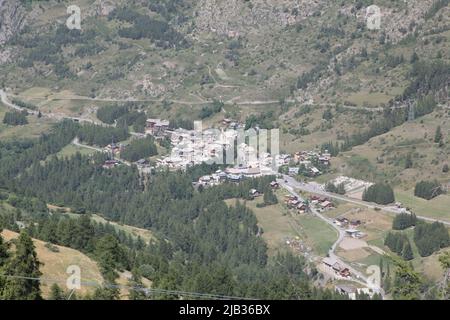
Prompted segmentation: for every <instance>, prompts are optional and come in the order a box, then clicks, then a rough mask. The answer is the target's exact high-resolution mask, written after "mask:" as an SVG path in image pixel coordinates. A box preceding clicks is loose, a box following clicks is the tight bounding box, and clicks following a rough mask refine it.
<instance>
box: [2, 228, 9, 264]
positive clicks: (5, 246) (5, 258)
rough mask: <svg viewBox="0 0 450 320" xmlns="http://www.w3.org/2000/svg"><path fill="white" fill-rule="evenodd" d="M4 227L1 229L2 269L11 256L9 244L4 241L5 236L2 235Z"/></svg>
mask: <svg viewBox="0 0 450 320" xmlns="http://www.w3.org/2000/svg"><path fill="white" fill-rule="evenodd" d="M1 233H2V229H0V269H1V268H2V266H4V265H5V264H6V262H7V261H8V258H9V253H8V249H9V246H8V244H7V243H5V242H4V240H3V237H2V236H1Z"/></svg>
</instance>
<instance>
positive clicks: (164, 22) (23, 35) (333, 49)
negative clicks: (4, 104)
mask: <svg viewBox="0 0 450 320" xmlns="http://www.w3.org/2000/svg"><path fill="white" fill-rule="evenodd" d="M366 2H367V1H356V2H355V1H349V0H347V1H340V2H339V3H330V2H329V1H324V0H321V1H311V0H302V1H287V0H286V1H282V3H279V2H278V1H277V3H276V4H275V3H272V2H269V1H257V0H252V1H241V0H234V1H231V2H230V1H217V0H215V1H213V0H203V1H177V0H170V1H168V0H164V1H163V0H158V1H156V2H153V3H154V4H151V3H149V2H146V1H133V4H132V5H128V6H127V7H126V8H125V7H123V5H124V4H125V2H124V1H122V0H108V1H100V0H96V1H94V0H84V1H80V3H79V6H80V8H81V12H82V13H83V21H82V26H83V27H82V31H81V32H79V31H78V30H71V31H69V30H68V29H67V28H66V27H65V26H64V24H63V23H64V22H65V20H66V19H67V14H66V13H65V11H66V10H65V9H66V7H67V5H68V3H69V2H68V1H58V2H56V1H54V0H50V1H46V2H39V4H38V3H36V2H32V4H27V5H20V1H19V0H12V1H11V2H9V1H8V4H6V2H5V1H2V2H1V3H0V12H1V13H2V14H3V15H5V16H10V18H9V19H10V20H11V21H12V22H11V23H10V29H11V28H14V30H16V31H17V30H21V32H20V33H18V34H17V33H14V32H12V31H10V30H9V29H8V30H1V31H0V34H2V37H3V39H5V40H4V42H5V44H4V46H3V47H2V49H1V55H2V56H4V57H5V58H4V59H3V60H4V61H3V63H1V65H0V70H2V71H4V72H2V78H1V79H0V81H1V83H2V84H3V86H4V87H8V88H11V90H12V92H14V93H16V94H20V97H21V98H23V99H25V100H28V101H30V102H33V103H35V104H36V105H38V106H39V107H42V108H43V110H45V109H52V110H56V109H58V110H60V109H61V110H63V111H64V112H72V113H80V112H81V113H82V112H83V110H84V109H85V108H86V107H88V106H94V107H96V106H97V105H98V104H101V101H98V100H96V101H92V100H89V99H91V98H97V99H119V100H128V99H133V100H135V99H137V100H144V101H142V106H143V107H144V108H146V109H149V107H151V110H152V112H154V113H161V114H164V113H165V112H168V111H169V110H170V111H171V112H172V114H175V115H177V116H180V117H181V116H186V115H189V112H186V109H187V108H186V107H189V106H191V107H193V108H194V109H196V108H198V106H199V105H201V104H205V103H208V102H211V101H212V100H213V99H219V100H223V101H225V102H227V103H229V104H230V105H231V104H233V103H237V104H238V105H242V106H246V105H247V106H250V105H251V104H252V103H253V102H275V104H278V101H280V100H289V99H295V101H298V103H304V102H313V103H315V104H318V103H327V102H332V103H336V102H341V103H344V102H349V103H353V104H356V105H358V106H362V105H365V106H378V105H380V104H385V103H387V102H388V101H389V100H390V99H392V98H394V97H395V96H397V95H399V94H401V93H402V91H403V90H404V89H405V88H406V86H407V85H408V82H409V77H408V72H409V69H410V66H409V60H410V57H411V55H412V54H413V53H414V52H415V53H416V54H417V55H418V56H419V57H420V58H423V59H435V58H436V57H437V56H439V57H440V58H441V59H445V60H447V61H448V58H449V57H448V56H447V55H446V53H448V52H449V44H448V39H449V36H450V31H449V14H448V13H449V8H448V6H445V4H446V3H447V2H446V1H433V0H427V1H423V0H415V1H408V2H407V3H406V2H404V1H400V0H398V1H379V2H378V5H379V6H380V7H381V8H382V13H383V15H382V28H381V30H376V31H370V30H367V29H366V28H365V18H364V17H365V10H366V7H367V5H368V3H366ZM16 9H17V10H16ZM113 9H116V10H113ZM133 19H134V20H135V21H138V22H136V23H134V22H130V21H132V20H133ZM136 19H137V20H136ZM13 22H14V23H13ZM157 25H159V27H157ZM152 28H155V29H154V30H153V32H152ZM157 28H161V29H157ZM145 30H147V31H145ZM157 30H162V31H157ZM16 34H17V36H14V35H16ZM7 57H8V58H7ZM173 111H175V113H173ZM194 115H195V113H194Z"/></svg>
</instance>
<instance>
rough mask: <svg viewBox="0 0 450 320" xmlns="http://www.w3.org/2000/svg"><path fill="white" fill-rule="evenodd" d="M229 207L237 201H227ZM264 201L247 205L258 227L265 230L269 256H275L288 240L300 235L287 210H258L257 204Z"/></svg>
mask: <svg viewBox="0 0 450 320" xmlns="http://www.w3.org/2000/svg"><path fill="white" fill-rule="evenodd" d="M226 202H227V204H228V205H234V204H235V203H236V200H235V199H230V200H227V201H226ZM261 202H262V199H261V198H259V199H256V200H254V201H247V202H246V205H247V207H248V208H250V209H251V210H252V211H253V213H254V214H255V216H256V218H257V219H258V225H259V226H260V227H261V228H262V229H263V230H264V233H263V234H262V237H263V239H264V240H265V241H266V243H267V245H268V247H269V255H273V254H274V253H275V252H276V251H277V250H278V249H280V248H281V247H283V246H285V241H286V238H293V237H296V236H298V235H299V234H298V233H297V232H296V231H295V229H294V228H293V227H292V221H291V217H290V215H289V214H287V212H286V210H285V209H284V208H282V206H281V205H279V204H277V205H273V206H267V207H264V208H257V207H256V204H257V203H261Z"/></svg>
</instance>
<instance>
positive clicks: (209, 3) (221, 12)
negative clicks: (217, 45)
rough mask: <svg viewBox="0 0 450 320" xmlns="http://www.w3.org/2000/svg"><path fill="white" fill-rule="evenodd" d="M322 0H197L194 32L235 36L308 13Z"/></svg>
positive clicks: (289, 21) (282, 24)
mask: <svg viewBox="0 0 450 320" xmlns="http://www.w3.org/2000/svg"><path fill="white" fill-rule="evenodd" d="M323 4H324V1H323V0H281V1H262V0H254V1H242V0H227V1H223V0H200V1H198V4H197V8H198V10H197V11H196V13H195V16H196V18H195V22H196V27H197V31H198V32H215V33H217V34H219V35H228V36H235V35H237V34H240V35H244V34H247V33H249V32H252V31H253V32H255V31H256V32H258V31H261V30H264V29H268V30H269V29H270V30H272V31H273V30H274V29H280V28H283V27H286V26H288V25H292V24H295V23H296V22H298V21H299V20H301V19H302V17H306V16H310V15H312V14H313V13H314V12H315V11H317V10H319V8H320V6H321V5H323Z"/></svg>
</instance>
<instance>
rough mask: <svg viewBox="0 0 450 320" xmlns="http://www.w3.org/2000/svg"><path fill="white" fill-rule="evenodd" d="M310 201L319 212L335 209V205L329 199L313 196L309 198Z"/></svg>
mask: <svg viewBox="0 0 450 320" xmlns="http://www.w3.org/2000/svg"><path fill="white" fill-rule="evenodd" d="M309 200H310V203H311V205H313V206H315V207H316V208H317V210H318V211H319V212H322V211H325V210H331V209H333V208H334V203H333V202H331V199H329V198H327V197H320V196H316V195H312V196H310V197H309Z"/></svg>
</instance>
